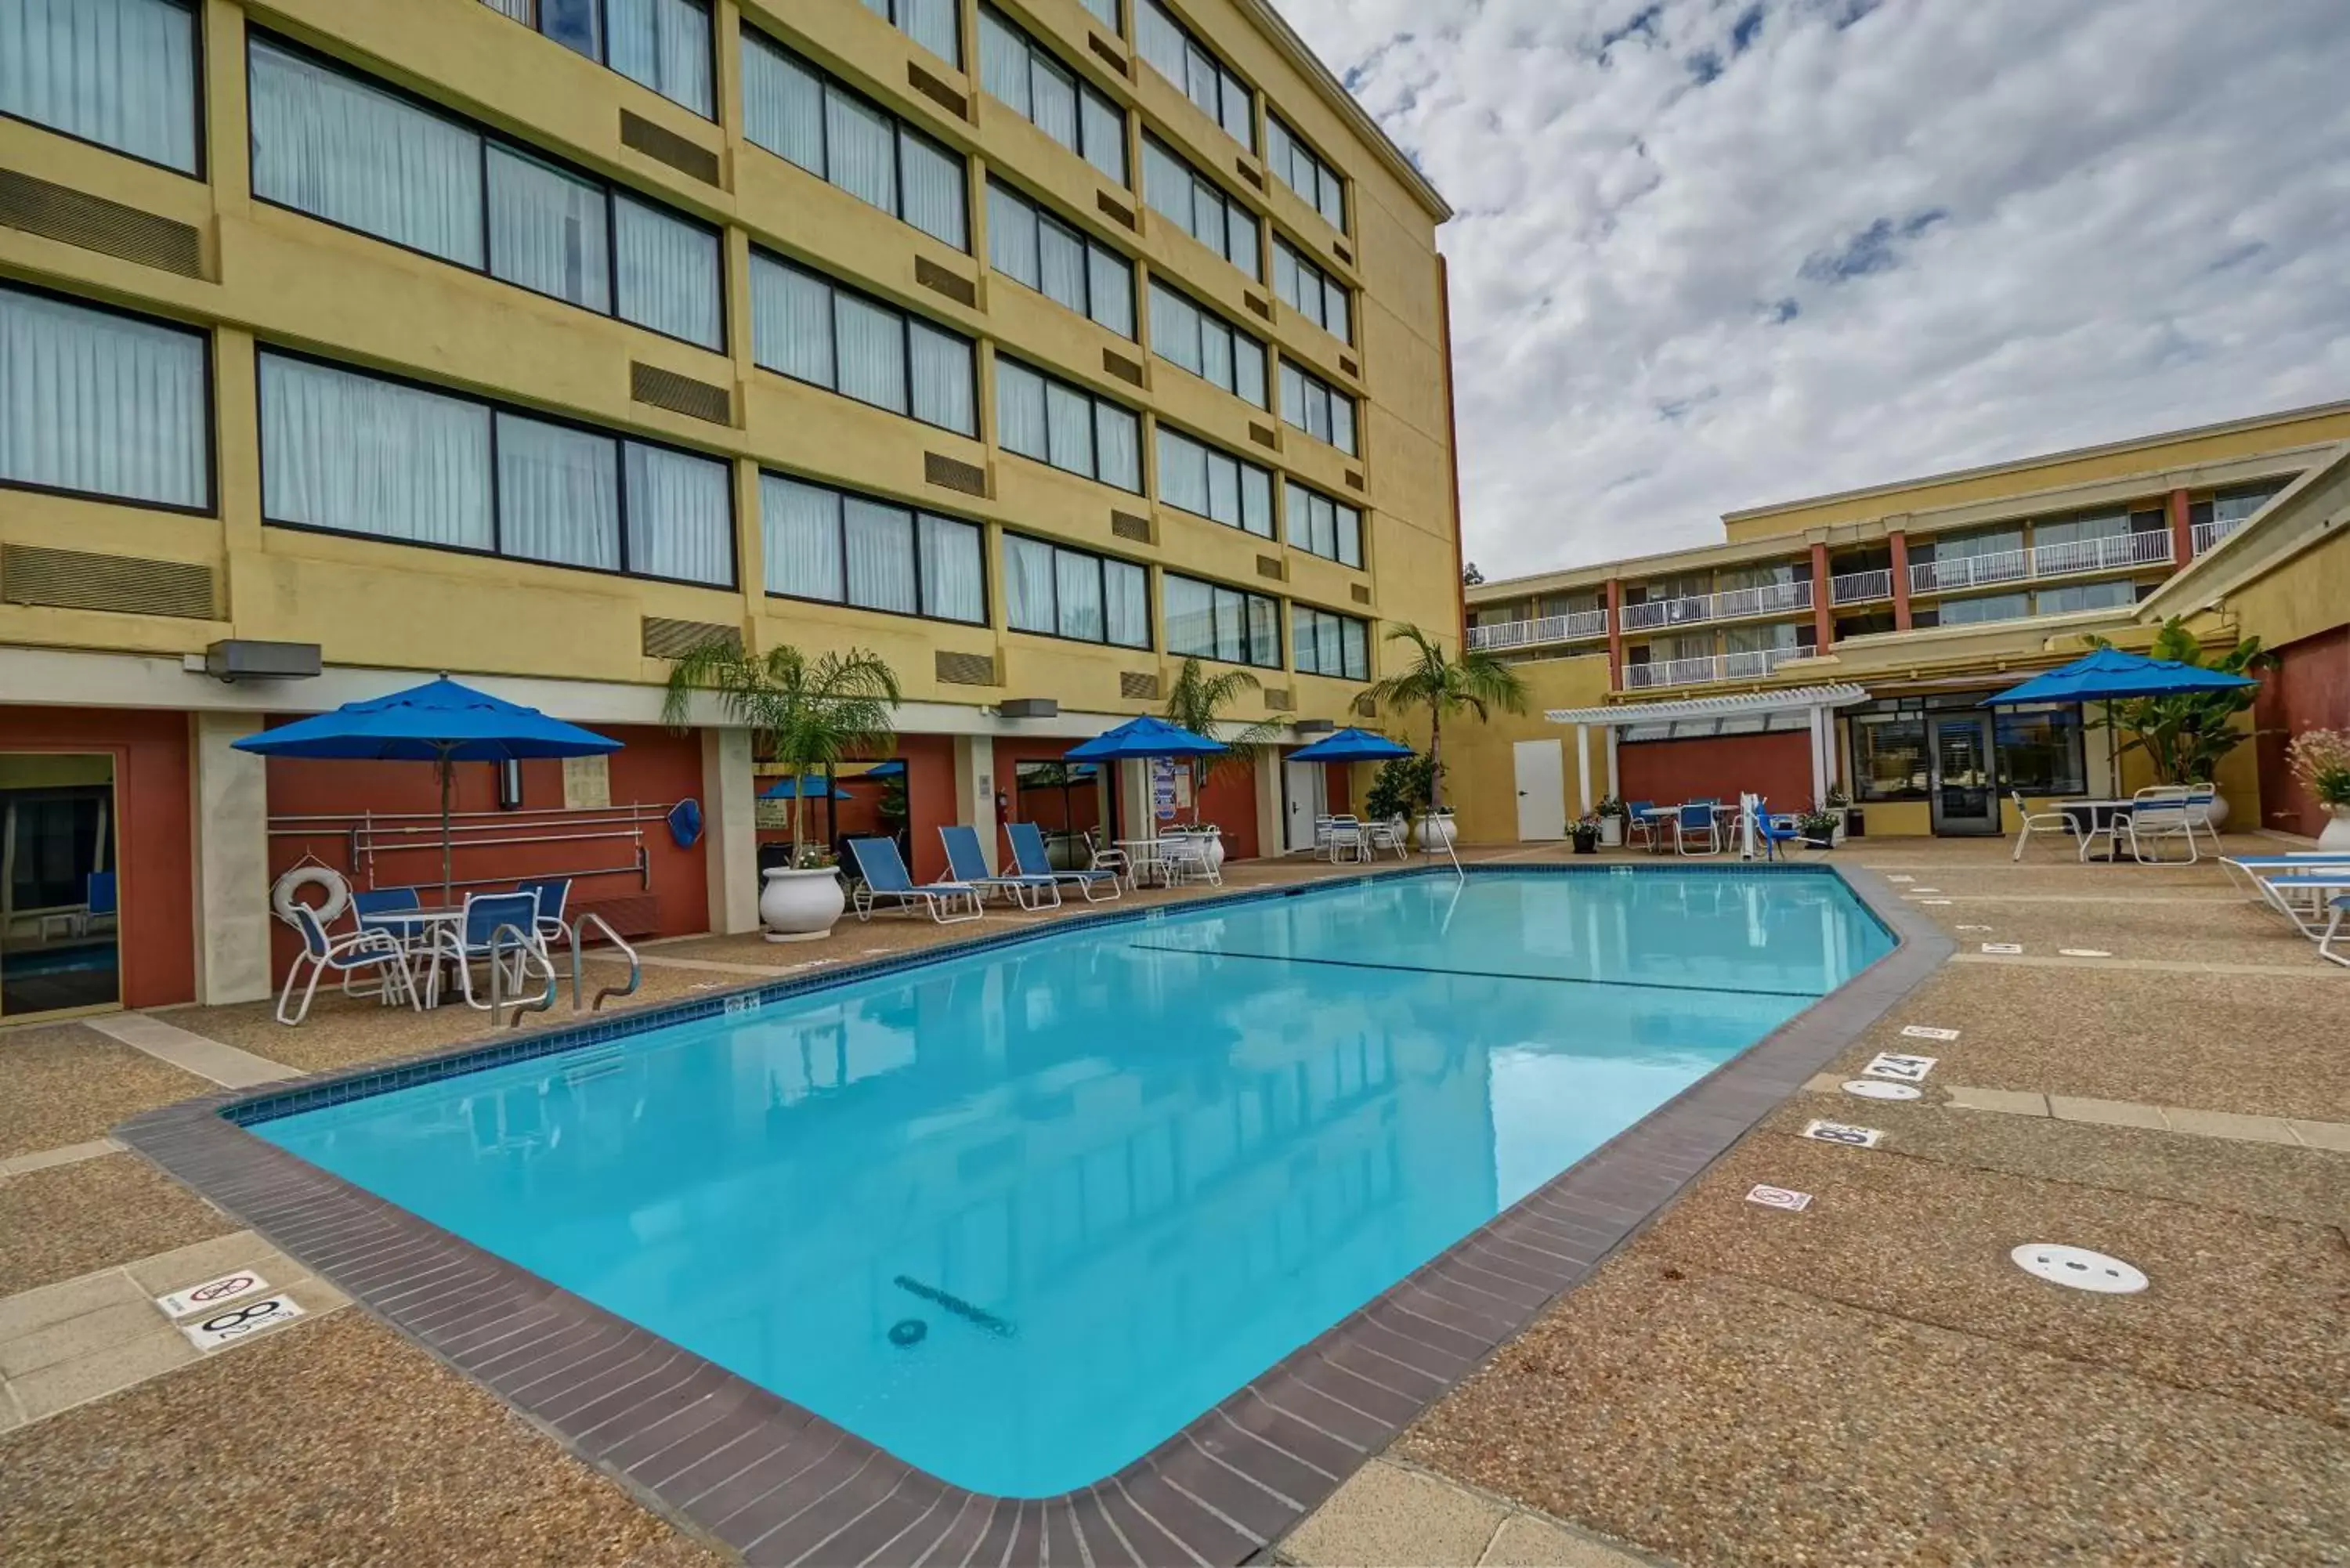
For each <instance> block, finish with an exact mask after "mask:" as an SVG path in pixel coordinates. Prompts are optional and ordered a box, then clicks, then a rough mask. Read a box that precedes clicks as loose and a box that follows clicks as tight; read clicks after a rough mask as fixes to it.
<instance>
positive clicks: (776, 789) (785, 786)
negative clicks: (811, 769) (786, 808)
mask: <svg viewBox="0 0 2350 1568" xmlns="http://www.w3.org/2000/svg"><path fill="white" fill-rule="evenodd" d="M860 776H862V775H860ZM759 798H760V799H761V800H822V799H823V798H824V781H823V780H822V779H819V778H809V779H799V778H780V779H777V780H776V781H775V783H774V784H769V785H768V786H767V787H766V788H765V789H763V790H761V791H760V792H759ZM832 798H833V799H835V800H847V799H849V798H850V795H849V794H848V792H847V790H845V789H842V788H841V787H840V786H839V785H838V784H835V785H833V789H832Z"/></svg>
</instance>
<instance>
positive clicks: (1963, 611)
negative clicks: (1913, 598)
mask: <svg viewBox="0 0 2350 1568" xmlns="http://www.w3.org/2000/svg"><path fill="white" fill-rule="evenodd" d="M2031 614H2032V596H2031V595H2030V594H2021V593H2018V594H1984V595H1982V596H1981V597H1976V598H1966V599H1944V600H1943V601H1942V602H1941V604H1940V605H1939V606H1938V607H1934V608H1932V609H1929V610H1920V611H1919V612H1918V617H1917V624H1918V625H1919V626H1921V627H1925V626H1981V625H1983V624H1985V623H1987V622H1991V621H1999V620H2022V619H2024V618H2026V617H2028V616H2030V615H2031Z"/></svg>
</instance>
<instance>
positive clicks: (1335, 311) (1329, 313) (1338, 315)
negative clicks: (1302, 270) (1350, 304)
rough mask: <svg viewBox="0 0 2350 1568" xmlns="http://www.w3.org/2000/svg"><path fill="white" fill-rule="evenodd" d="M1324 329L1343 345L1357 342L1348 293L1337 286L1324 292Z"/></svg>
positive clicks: (1331, 286) (1330, 287)
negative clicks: (1350, 314) (1349, 310)
mask: <svg viewBox="0 0 2350 1568" xmlns="http://www.w3.org/2000/svg"><path fill="white" fill-rule="evenodd" d="M1322 327H1323V329H1324V330H1325V331H1326V332H1328V333H1329V334H1330V336H1331V337H1336V339H1338V341H1339V342H1341V343H1352V342H1353V341H1354V340H1355V327H1354V322H1353V320H1352V318H1351V317H1350V316H1349V314H1348V310H1347V291H1346V290H1345V289H1343V288H1340V287H1339V286H1337V285H1336V284H1332V285H1330V286H1328V287H1327V288H1325V289H1324V290H1323V291H1322Z"/></svg>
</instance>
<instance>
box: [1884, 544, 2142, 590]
mask: <svg viewBox="0 0 2350 1568" xmlns="http://www.w3.org/2000/svg"><path fill="white" fill-rule="evenodd" d="M2169 564H2170V531H2169V530H2168V529H2167V528H2166V529H2162V530H2159V531H2149V532H2147V533H2142V534H2108V535H2105V536H2103V537H2102V538H2096V539H2070V540H2067V541H2065V542H2064V543H2063V544H2061V545H2034V546H2032V547H2030V548H2027V549H2022V550H1996V551H1993V552H1991V554H1989V555H1983V556H1947V557H1944V558H1943V559H1940V560H1935V561H1919V562H1918V563H1916V564H1915V565H1913V566H1911V567H1910V568H1909V591H1910V592H1911V593H1913V594H1934V593H1947V592H1949V591H1950V590H1951V589H1953V588H1980V587H1989V586H1991V585H1992V584H1995V583H2023V582H2034V581H2038V580H2040V579H2043V578H2047V577H2074V576H2080V575H2082V574H2083V573H2085V572H2110V571H2115V570H2119V569H2125V568H2127V567H2131V566H2168V565H2169Z"/></svg>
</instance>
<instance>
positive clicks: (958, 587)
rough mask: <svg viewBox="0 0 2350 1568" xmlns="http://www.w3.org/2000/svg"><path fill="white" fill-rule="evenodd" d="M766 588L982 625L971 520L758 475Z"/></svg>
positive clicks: (983, 597) (980, 577)
mask: <svg viewBox="0 0 2350 1568" xmlns="http://www.w3.org/2000/svg"><path fill="white" fill-rule="evenodd" d="M759 518H760V527H761V529H762V532H763V535H764V538H765V540H766V550H767V591H768V592H769V593H771V594H779V595H782V596H784V597H786V598H797V599H820V600H822V601H824V602H825V603H827V604H837V605H848V606H851V607H855V608H858V609H870V610H886V611H888V612H889V613H890V614H893V615H912V616H923V617H926V618H930V619H931V620H951V621H962V622H965V623H967V624H970V625H972V626H981V625H984V624H985V623H986V620H987V586H986V585H987V576H986V570H985V568H984V567H983V566H982V565H981V550H980V530H979V527H978V525H977V524H972V523H965V522H962V521H960V520H959V519H956V518H952V517H941V516H938V515H936V514H932V513H929V512H916V511H914V510H912V509H911V508H910V507H905V506H899V505H898V504H895V503H893V502H888V501H879V500H875V499H873V498H872V497H870V496H864V495H854V494H851V493H847V492H846V491H840V490H834V489H832V488H830V487H829V486H827V485H822V484H810V483H807V482H806V481H805V480H798V479H790V478H786V477H785V475H783V474H780V473H765V472H763V473H761V474H760V475H759Z"/></svg>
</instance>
